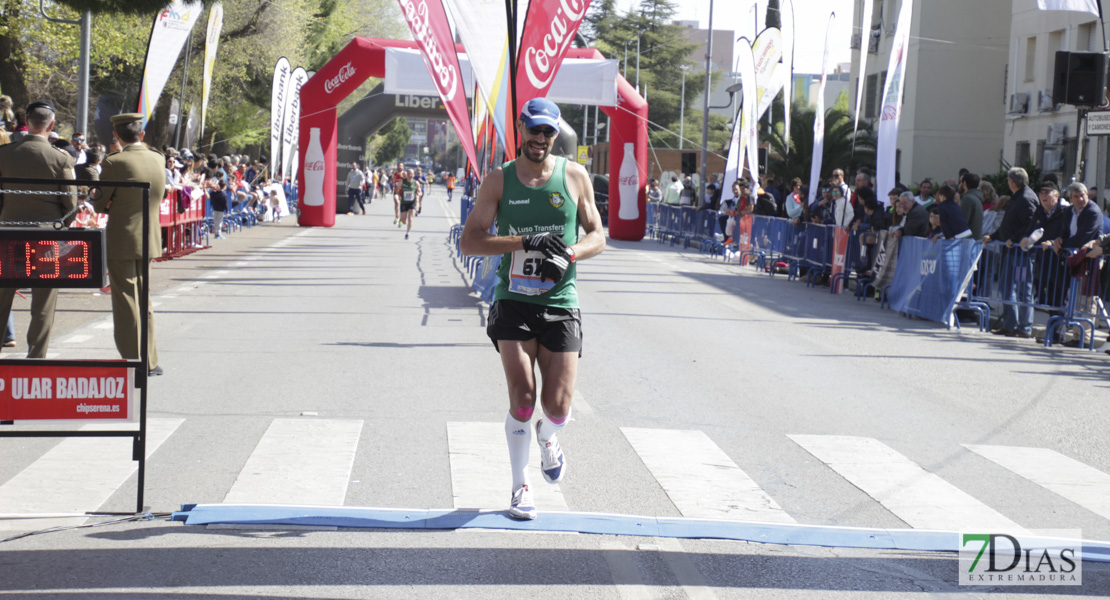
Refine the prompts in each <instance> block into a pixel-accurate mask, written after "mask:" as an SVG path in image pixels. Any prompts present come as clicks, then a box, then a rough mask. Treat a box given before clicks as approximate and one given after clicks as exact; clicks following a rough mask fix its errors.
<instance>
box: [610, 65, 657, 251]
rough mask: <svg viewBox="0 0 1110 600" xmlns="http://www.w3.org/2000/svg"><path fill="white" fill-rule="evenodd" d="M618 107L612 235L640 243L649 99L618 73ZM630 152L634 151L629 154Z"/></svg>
mask: <svg viewBox="0 0 1110 600" xmlns="http://www.w3.org/2000/svg"><path fill="white" fill-rule="evenodd" d="M617 103H618V105H617V106H616V107H610V108H604V107H603V110H604V111H605V114H606V115H608V116H609V117H610V118H611V119H612V123H613V125H612V127H613V130H612V132H611V133H610V136H609V237H611V238H613V239H615V240H627V241H633V242H638V241H640V240H642V239H643V238H644V231H645V220H646V214H647V213H646V211H647V205H646V203H647V195H646V192H645V187H646V186H647V164H648V127H647V108H648V107H647V102H645V101H644V99H643V98H642V97H641V96H640V94H639V93H637V92H636V90H635V89H634V88H633V87H632V86H631V85H629V84H628V82H627V81H625V79H624V77H621V76H619V75H618V76H617ZM629 151H631V154H629Z"/></svg>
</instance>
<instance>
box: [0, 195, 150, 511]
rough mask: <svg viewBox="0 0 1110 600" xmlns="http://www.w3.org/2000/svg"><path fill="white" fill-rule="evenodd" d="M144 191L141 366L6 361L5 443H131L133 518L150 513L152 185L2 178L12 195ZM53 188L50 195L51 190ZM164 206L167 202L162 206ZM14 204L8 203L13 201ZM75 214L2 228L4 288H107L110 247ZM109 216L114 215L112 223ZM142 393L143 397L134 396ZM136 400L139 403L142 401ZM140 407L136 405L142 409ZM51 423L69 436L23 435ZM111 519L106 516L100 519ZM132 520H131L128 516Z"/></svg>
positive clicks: (1, 422) (0, 402)
mask: <svg viewBox="0 0 1110 600" xmlns="http://www.w3.org/2000/svg"><path fill="white" fill-rule="evenodd" d="M89 184H92V185H91V186H90V187H89V195H90V196H91V197H92V198H94V199H95V198H98V197H99V196H100V193H101V190H102V189H103V188H106V187H112V188H139V189H142V191H143V211H142V231H143V243H142V248H143V259H144V260H143V264H144V265H146V266H145V274H144V277H143V285H142V287H141V289H140V290H139V315H140V319H141V323H140V327H139V331H140V332H141V333H140V336H141V337H140V352H139V356H140V358H138V359H130V360H129V359H108V358H106V359H102V360H53V359H47V360H42V359H0V438H5V437H129V438H131V439H132V441H133V445H132V456H131V459H132V460H134V461H137V462H138V463H139V465H138V491H137V494H136V496H137V498H136V508H135V512H137V513H141V512H144V510H145V509H144V507H143V488H144V484H145V477H146V437H147V426H146V425H147V423H146V421H147V419H146V407H147V373H148V372H149V370H150V366H149V365H148V364H147V348H148V344H149V340H148V339H147V332H148V329H147V310H148V307H149V306H150V289H149V288H150V256H149V251H148V247H149V246H148V244H149V243H150V239H149V238H150V234H149V231H150V229H149V228H148V227H149V225H150V212H149V206H150V202H151V199H150V184H148V183H137V182H123V181H118V182H117V181H99V182H89V181H64V180H57V179H26V178H12V177H4V178H0V189H2V191H3V192H5V193H6V194H9V198H10V197H11V196H10V194H13V193H20V194H33V195H68V194H69V192H61V191H56V190H57V189H58V187H59V186H66V185H73V186H88V185H89ZM47 188H49V189H47ZM158 200H161V198H159V199H158ZM9 201H10V200H9ZM73 217H74V215H73V214H70V215H66V216H65V217H63V218H62V219H60V220H58V221H50V222H45V223H32V222H0V288H16V289H19V288H92V289H100V288H103V287H104V286H105V285H107V283H108V281H107V264H108V262H107V245H106V243H105V234H104V230H103V229H69V228H67V227H66V224H67V223H69V222H71V219H72V218H73ZM110 218H111V214H110V213H109V219H110ZM136 390H137V391H138V394H136V393H135V392H136ZM136 396H137V398H136ZM136 400H137V402H136ZM135 421H138V425H139V428H138V429H137V430H135V429H127V428H124V427H120V428H119V429H113V430H99V429H76V426H77V425H80V424H89V423H121V424H122V423H134V422H135ZM41 422H53V423H58V424H59V425H62V424H64V425H69V426H71V427H74V428H73V429H67V430H42V429H28V428H22V427H20V425H22V424H24V423H41ZM100 514H105V513H100ZM126 514H130V513H126Z"/></svg>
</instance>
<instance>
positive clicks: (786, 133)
mask: <svg viewBox="0 0 1110 600" xmlns="http://www.w3.org/2000/svg"><path fill="white" fill-rule="evenodd" d="M779 17H780V19H779V20H780V23H781V25H782V68H783V76H784V77H785V78H786V80H785V85H784V87H783V94H782V108H783V118H784V119H785V121H784V122H783V124H782V126H783V130H782V131H783V141H785V142H786V152H787V154H789V153H790V105H791V103H793V102H794V3H793V2H792V1H791V0H782V2H781V3H780V4H779Z"/></svg>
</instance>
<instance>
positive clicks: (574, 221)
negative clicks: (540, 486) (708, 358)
mask: <svg viewBox="0 0 1110 600" xmlns="http://www.w3.org/2000/svg"><path fill="white" fill-rule="evenodd" d="M516 127H517V134H518V135H519V139H520V140H521V149H520V154H519V155H518V156H517V158H516V159H515V160H513V161H511V162H507V163H505V164H504V165H502V166H501V168H500V169H497V170H494V171H492V172H491V173H490V174H489V175H488V176H487V177H486V180H485V181H484V182H483V183H482V187H481V188H480V189H479V190H478V199H477V202H476V203H475V206H474V211H473V212H471V213H470V216H469V217H468V218H467V221H466V227H465V229H464V230H463V235H462V240H461V244H462V251H463V254H468V255H485V256H492V255H497V254H502V255H503V256H502V258H501V266H500V268H499V269H498V271H497V275H498V277H499V278H500V283H499V284H498V285H497V288H496V290H495V291H494V296H493V297H494V303H493V306H491V307H490V312H489V321H488V326H487V327H486V333H487V335H489V337H490V339H491V340H492V341H493V345H494V347H495V348H497V351H498V352H500V353H501V365H502V367H503V368H504V371H505V379H506V380H507V382H508V388H509V414H508V416H507V417H506V419H505V439H506V441H507V442H508V445H509V459H510V463H511V464H512V475H513V489H512V496H511V501H510V503H509V516H510V517H512V518H514V519H534V518H536V506H535V503H534V502H533V501H532V490H531V488H530V486H529V482H528V478H527V475H526V473H525V469H526V468H527V466H528V453H529V448H530V446H531V445H532V427H531V425H530V421H531V420H532V413H533V411H534V409H535V406H536V398H537V393H536V374H535V369H536V365H537V364H538V365H539V369H540V375H541V376H542V377H543V389H542V390H541V391H540V393H539V395H538V397H539V399H540V403H541V405H542V406H543V413H544V414H543V416H541V417H540V418H539V419H537V421H536V424H535V430H536V438H537V441H538V443H539V447H540V468H541V470H542V471H543V476H544V479H546V480H547V481H549V482H551V483H558V482H559V481H561V480H562V479H563V477H564V476H565V475H566V460H565V458H564V456H563V452H562V449H561V448H560V447H559V442H558V440H557V439H556V434H557V433H558V432H559V430H561V429H562V428H563V427H564V426H565V425H566V424H567V421H568V420H569V419H570V401H571V397H572V396H573V395H574V381H575V377H576V375H577V373H578V358H579V355H580V354H581V352H582V318H581V313H580V312H579V310H578V288H577V283H576V276H575V262H576V261H578V260H583V259H586V258H590V257H593V256H597V255H598V254H600V253H601V251H602V250H604V249H605V236H604V234H603V233H602V229H601V215H600V214H599V213H598V211H597V206H596V205H595V204H594V192H593V186H591V185H590V178H589V175H587V174H586V170H585V169H584V168H583V167H582V166H581V165H579V164H577V163H575V162H571V161H568V160H567V159H566V158H563V157H555V156H552V155H551V148H552V147H553V146H554V143H555V138H556V136H557V135H558V134H559V107H558V106H556V105H555V104H554V103H553V102H551V101H550V100H547V99H546V98H536V99H534V100H530V101H528V103H527V104H525V105H524V110H523V111H522V112H521V114H520V118H519V119H517V122H516ZM495 221H496V223H497V235H493V234H490V233H489V228H490V227H491V226H492V225H493V223H494V222H495ZM580 226H581V227H582V228H583V229H584V230H585V232H586V235H585V236H583V237H582V238H581V239H579V237H578V228H579V227H580Z"/></svg>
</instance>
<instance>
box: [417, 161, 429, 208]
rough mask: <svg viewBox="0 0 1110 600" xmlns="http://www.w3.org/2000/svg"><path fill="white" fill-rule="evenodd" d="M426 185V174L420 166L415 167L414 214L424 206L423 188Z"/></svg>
mask: <svg viewBox="0 0 1110 600" xmlns="http://www.w3.org/2000/svg"><path fill="white" fill-rule="evenodd" d="M427 187H428V176H427V175H425V174H424V169H423V168H422V167H416V214H417V216H419V215H420V211H421V209H423V208H424V190H425V189H427Z"/></svg>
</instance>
